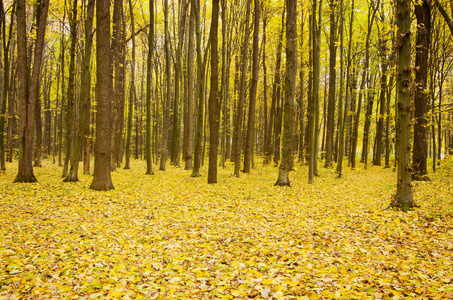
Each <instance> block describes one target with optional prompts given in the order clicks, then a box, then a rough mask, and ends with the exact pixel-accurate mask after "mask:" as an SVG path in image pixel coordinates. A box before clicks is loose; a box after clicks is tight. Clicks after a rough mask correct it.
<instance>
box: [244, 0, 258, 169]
mask: <svg viewBox="0 0 453 300" xmlns="http://www.w3.org/2000/svg"><path fill="white" fill-rule="evenodd" d="M259 28H260V3H259V0H255V17H254V29H253V57H252V84H251V87H250V101H249V117H248V121H247V122H248V123H247V137H246V140H245V152H244V173H250V166H251V160H252V146H253V142H254V138H253V135H254V132H255V106H256V105H255V103H256V90H257V89H258V75H259V74H258V72H259V63H258V54H259V48H258V46H259V34H260V30H259Z"/></svg>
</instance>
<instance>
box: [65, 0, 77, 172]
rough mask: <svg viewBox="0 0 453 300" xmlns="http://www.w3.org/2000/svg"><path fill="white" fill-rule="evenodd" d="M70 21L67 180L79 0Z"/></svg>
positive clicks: (74, 0)
mask: <svg viewBox="0 0 453 300" xmlns="http://www.w3.org/2000/svg"><path fill="white" fill-rule="evenodd" d="M69 20H70V21H71V28H70V30H71V48H70V50H69V56H70V62H69V74H68V91H67V94H66V95H67V96H66V99H67V102H66V132H65V141H66V149H65V150H66V153H65V159H64V164H63V174H62V177H63V178H66V177H67V176H68V168H69V160H70V158H71V150H72V133H73V131H74V130H73V129H74V124H73V120H72V119H73V116H74V113H75V112H74V109H75V105H74V104H75V103H74V99H75V76H76V74H75V56H76V46H77V0H73V7H72V13H71V14H70V15H69Z"/></svg>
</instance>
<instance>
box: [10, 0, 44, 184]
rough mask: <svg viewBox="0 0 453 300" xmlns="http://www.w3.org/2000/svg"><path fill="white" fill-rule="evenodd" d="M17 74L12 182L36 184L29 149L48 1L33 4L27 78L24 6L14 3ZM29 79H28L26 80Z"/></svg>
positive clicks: (31, 146) (22, 1)
mask: <svg viewBox="0 0 453 300" xmlns="http://www.w3.org/2000/svg"><path fill="white" fill-rule="evenodd" d="M16 3H17V11H16V14H17V68H18V69H17V72H18V73H17V75H18V79H19V80H18V82H19V87H18V90H19V107H20V110H19V147H20V148H19V168H18V169H19V170H18V174H17V176H16V179H15V180H14V182H36V181H37V180H36V177H35V175H34V173H33V146H34V136H35V128H34V127H35V119H34V117H35V105H36V102H37V101H38V99H37V96H38V92H37V91H38V89H39V75H40V73H41V72H40V71H41V60H42V53H43V49H44V37H45V33H46V20H47V11H48V8H49V1H48V0H42V1H40V2H38V4H37V24H38V27H37V33H36V43H35V49H34V56H33V57H34V61H33V73H32V75H31V78H30V77H29V67H28V59H27V36H26V11H25V10H26V6H25V1H24V0H18V1H17V2H16ZM29 78H30V79H29Z"/></svg>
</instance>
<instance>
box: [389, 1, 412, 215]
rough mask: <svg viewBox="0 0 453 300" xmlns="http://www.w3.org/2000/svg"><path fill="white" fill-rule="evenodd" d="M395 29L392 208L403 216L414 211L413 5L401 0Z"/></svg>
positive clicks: (397, 10)
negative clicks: (395, 128)
mask: <svg viewBox="0 0 453 300" xmlns="http://www.w3.org/2000/svg"><path fill="white" fill-rule="evenodd" d="M395 11H396V25H397V27H398V31H397V38H396V45H397V53H398V61H397V65H396V93H397V100H398V103H397V108H398V119H397V131H396V155H397V161H398V162H397V164H398V167H397V173H398V174H397V186H396V195H395V197H394V198H393V199H392V202H391V206H392V207H394V208H397V209H401V210H402V211H404V212H407V211H409V210H410V209H411V208H413V207H415V202H414V199H413V197H412V184H411V162H410V149H411V140H410V134H411V111H412V106H411V95H412V91H411V38H410V37H411V29H410V25H411V14H410V12H411V1H410V0H399V1H397V2H396V7H395Z"/></svg>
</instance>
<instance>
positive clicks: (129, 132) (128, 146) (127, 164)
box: [124, 0, 165, 170]
mask: <svg viewBox="0 0 453 300" xmlns="http://www.w3.org/2000/svg"><path fill="white" fill-rule="evenodd" d="M129 10H130V14H131V29H132V59H131V80H130V89H129V108H128V111H127V128H126V162H125V164H124V169H126V170H127V169H130V168H131V165H130V160H131V138H132V117H133V114H134V102H135V101H136V99H135V98H136V95H135V93H136V90H135V34H134V32H135V21H134V10H133V6H132V0H129ZM164 168H165V167H164Z"/></svg>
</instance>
